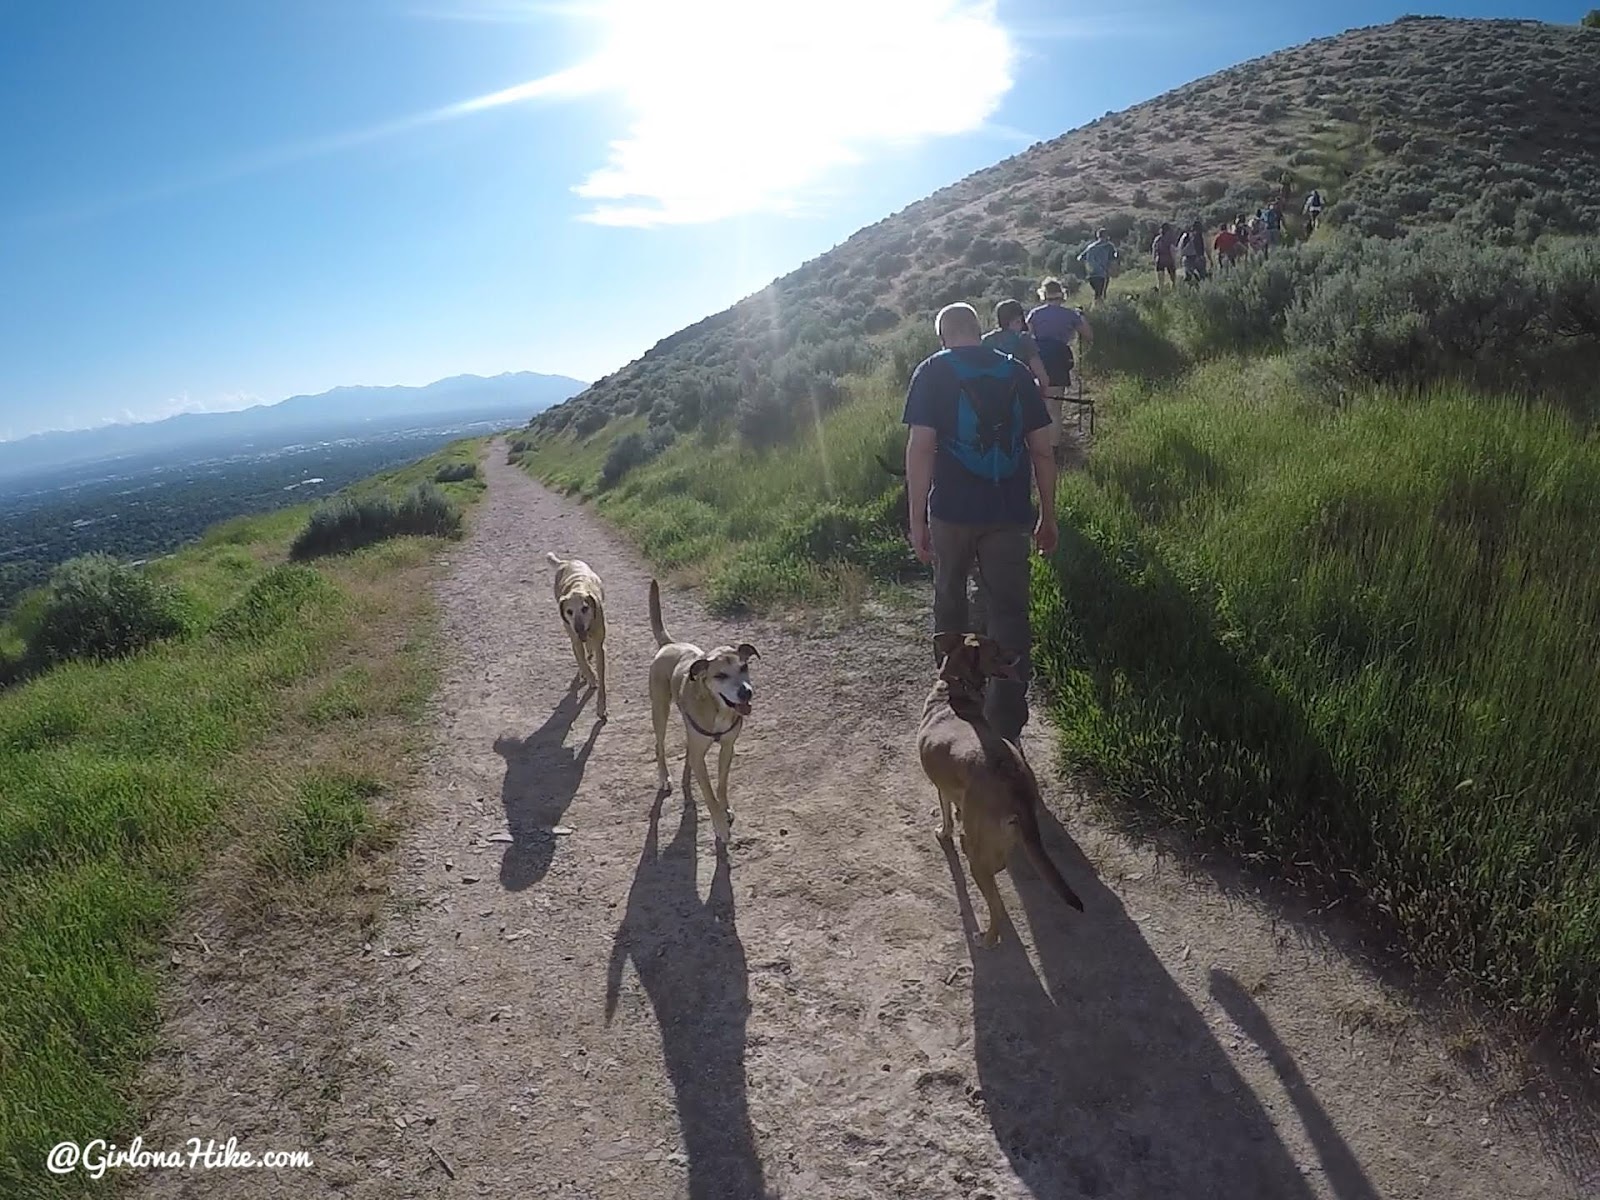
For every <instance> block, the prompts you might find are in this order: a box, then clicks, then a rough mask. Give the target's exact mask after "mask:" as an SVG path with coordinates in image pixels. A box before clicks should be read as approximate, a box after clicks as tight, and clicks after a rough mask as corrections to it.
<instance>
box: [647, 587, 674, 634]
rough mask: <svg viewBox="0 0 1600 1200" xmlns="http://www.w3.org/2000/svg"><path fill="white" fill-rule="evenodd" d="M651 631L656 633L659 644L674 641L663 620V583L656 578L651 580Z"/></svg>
mask: <svg viewBox="0 0 1600 1200" xmlns="http://www.w3.org/2000/svg"><path fill="white" fill-rule="evenodd" d="M650 632H651V633H653V634H655V635H656V645H657V646H665V645H667V644H668V643H669V642H671V641H672V638H671V636H669V635H668V633H667V627H666V625H665V624H663V622H662V620H661V585H660V584H659V583H657V582H656V581H655V580H654V579H652V580H651V581H650Z"/></svg>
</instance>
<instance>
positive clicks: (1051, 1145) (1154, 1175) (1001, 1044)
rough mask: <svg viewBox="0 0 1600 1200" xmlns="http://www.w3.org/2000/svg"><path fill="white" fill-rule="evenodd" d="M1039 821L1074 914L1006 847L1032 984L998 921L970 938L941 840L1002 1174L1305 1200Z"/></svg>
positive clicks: (1145, 956) (1026, 1179)
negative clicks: (995, 941)
mask: <svg viewBox="0 0 1600 1200" xmlns="http://www.w3.org/2000/svg"><path fill="white" fill-rule="evenodd" d="M1040 823H1041V826H1042V827H1043V833H1044V840H1045V847H1046V850H1047V852H1048V853H1049V854H1050V855H1051V857H1052V858H1053V859H1054V860H1055V862H1056V863H1057V865H1058V866H1059V867H1061V869H1062V873H1063V874H1064V875H1065V876H1066V878H1067V880H1068V881H1069V882H1070V883H1071V884H1072V886H1073V888H1074V889H1075V890H1076V891H1077V892H1078V893H1079V894H1080V895H1081V896H1082V897H1083V903H1084V909H1085V911H1084V913H1083V914H1082V915H1079V914H1077V913H1073V912H1070V911H1069V910H1068V909H1067V908H1066V906H1065V905H1064V904H1063V903H1062V901H1061V898H1060V897H1059V896H1057V895H1056V894H1055V893H1054V892H1052V891H1051V890H1050V889H1049V888H1048V886H1047V885H1045V884H1044V883H1043V882H1042V881H1041V880H1040V879H1039V878H1038V876H1037V875H1036V874H1035V873H1034V872H1033V870H1032V869H1031V867H1030V866H1029V865H1028V864H1027V862H1026V861H1024V860H1023V859H1022V857H1021V855H1020V854H1019V855H1015V856H1013V860H1012V863H1011V867H1010V873H1011V876H1012V881H1013V884H1014V886H1015V888H1016V891H1017V894H1018V897H1019V898H1020V900H1021V902H1022V909H1023V913H1024V914H1025V915H1026V918H1027V923H1028V926H1029V927H1030V928H1031V930H1032V934H1033V941H1034V946H1035V950H1036V953H1037V957H1038V960H1039V964H1040V969H1041V973H1042V979H1041V975H1040V974H1036V973H1035V971H1034V967H1033V964H1032V962H1031V961H1030V959H1029V956H1028V954H1027V952H1026V950H1025V949H1024V948H1023V946H1022V944H1021V942H1020V941H1019V940H1018V937H1017V933H1016V931H1015V929H1014V928H1013V927H1011V926H1008V925H1006V924H1002V926H1001V930H1002V934H1001V938H1002V940H1001V942H1000V944H999V945H998V946H996V947H995V948H993V949H987V948H985V947H983V946H982V945H981V944H979V943H978V940H977V932H978V925H977V921H976V918H975V916H974V914H973V911H972V904H971V899H970V897H969V895H968V893H967V887H966V875H965V868H964V864H963V863H961V861H960V860H959V859H958V858H957V857H956V855H955V852H954V850H953V849H948V848H947V856H948V858H949V860H950V868H951V871H952V873H953V875H954V876H955V880H956V894H957V898H958V902H959V904H960V907H961V917H962V923H963V925H964V926H965V927H966V929H967V933H968V946H969V949H970V953H971V956H972V966H973V982H972V1004H973V1018H974V1029H975V1034H974V1037H975V1043H976V1044H975V1057H976V1061H977V1072H978V1081H979V1085H980V1088H981V1091H982V1096H983V1101H984V1104H985V1107H986V1108H987V1110H988V1117H989V1121H990V1124H991V1126H992V1127H993V1129H994V1135H995V1140H996V1142H997V1143H998V1144H999V1146H1000V1148H1001V1149H1002V1150H1003V1151H1004V1153H1005V1154H1006V1156H1007V1158H1008V1159H1009V1160H1010V1162H1011V1166H1012V1169H1013V1170H1014V1171H1015V1172H1016V1174H1017V1177H1018V1178H1019V1179H1020V1180H1022V1182H1023V1183H1024V1184H1026V1185H1027V1187H1028V1188H1029V1189H1030V1190H1031V1191H1032V1193H1033V1194H1034V1195H1035V1196H1038V1197H1040V1198H1041V1200H1044V1198H1046V1197H1048V1198H1049V1200H1056V1198H1057V1197H1064V1196H1079V1195H1081V1196H1086V1197H1101V1196H1103V1197H1119V1198H1120V1197H1130V1198H1131V1197H1158V1196H1160V1197H1165V1196H1180V1195H1181V1196H1183V1197H1184V1198H1185V1200H1203V1198H1215V1200H1243V1198H1245V1197H1263V1198H1265V1197H1272V1198H1273V1200H1301V1198H1304V1200H1309V1198H1310V1197H1311V1196H1312V1195H1313V1193H1312V1192H1311V1190H1310V1189H1309V1188H1308V1186H1307V1185H1306V1182H1305V1180H1304V1178H1303V1177H1302V1175H1301V1173H1300V1171H1299V1168H1298V1167H1297V1166H1296V1164H1295V1162H1294V1160H1293V1159H1292V1158H1291V1156H1290V1154H1289V1152H1288V1151H1287V1149H1285V1147H1284V1146H1283V1144H1282V1143H1281V1142H1280V1141H1279V1139H1278V1137H1277V1133H1276V1131H1275V1130H1274V1128H1273V1126H1272V1122H1271V1121H1270V1120H1269V1118H1268V1117H1267V1114H1266V1112H1265V1111H1264V1110H1263V1109H1262V1107H1261V1105H1260V1104H1259V1103H1258V1101H1257V1100H1256V1099H1255V1097H1254V1096H1253V1095H1252V1094H1251V1092H1250V1089H1249V1087H1248V1086H1247V1085H1246V1084H1245V1082H1244V1080H1243V1079H1242V1078H1241V1077H1240V1076H1239V1074H1238V1073H1237V1072H1236V1071H1235V1070H1234V1068H1233V1066H1232V1064H1231V1063H1230V1062H1229V1060H1228V1057H1227V1055H1226V1054H1225V1053H1224V1052H1223V1050H1222V1048H1221V1046H1220V1045H1219V1044H1218V1043H1217V1041H1216V1039H1215V1038H1214V1037H1213V1036H1212V1032H1211V1030H1210V1028H1208V1026H1207V1024H1206V1020H1205V1017H1204V1016H1203V1015H1202V1014H1201V1013H1200V1011H1199V1010H1197V1009H1196V1008H1195V1006H1194V1005H1193V1004H1192V1003H1190V1001H1189V999H1188V997H1187V996H1186V995H1185V994H1184V992H1183V990H1182V989H1181V988H1180V987H1179V986H1178V984H1177V983H1176V981H1175V980H1173V978H1172V977H1171V976H1170V975H1169V974H1168V973H1167V971H1166V969H1165V968H1164V967H1163V965H1162V963H1161V961H1160V960H1159V959H1158V958H1157V957H1156V955H1155V953H1154V952H1153V951H1152V950H1151V948H1150V946H1149V945H1148V944H1147V943H1146V942H1145V939H1144V936H1143V934H1142V933H1141V931H1140V929H1139V927H1138V925H1137V924H1136V923H1135V922H1134V921H1133V920H1132V919H1130V917H1129V916H1128V914H1127V912H1126V911H1125V910H1124V909H1123V907H1122V904H1121V902H1120V901H1119V900H1118V899H1117V897H1116V895H1115V894H1114V893H1112V892H1111V891H1110V890H1109V889H1108V888H1106V887H1105V886H1104V885H1102V884H1101V883H1100V881H1099V879H1098V878H1097V877H1096V875H1095V873H1094V870H1093V868H1092V867H1091V866H1090V865H1089V863H1088V861H1087V860H1086V859H1085V858H1084V856H1083V854H1082V852H1081V851H1079V850H1078V848H1077V847H1076V846H1075V845H1074V844H1073V843H1072V841H1071V839H1070V838H1068V837H1067V835H1066V832H1065V831H1064V830H1063V829H1062V828H1061V826H1060V824H1059V823H1058V822H1057V821H1056V820H1055V818H1054V817H1053V816H1052V815H1051V814H1050V813H1049V812H1047V811H1041V812H1040ZM1011 915H1012V916H1013V918H1016V917H1017V915H1018V914H1016V913H1015V912H1013V913H1012V914H1011Z"/></svg>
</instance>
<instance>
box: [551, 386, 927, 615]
mask: <svg viewBox="0 0 1600 1200" xmlns="http://www.w3.org/2000/svg"><path fill="white" fill-rule="evenodd" d="M849 382H850V384H851V385H852V386H851V393H850V397H849V399H847V400H846V401H845V402H844V403H843V404H842V405H840V406H839V407H838V408H836V409H834V410H833V411H832V412H830V413H828V414H826V415H825V416H824V417H823V418H822V419H821V420H820V421H818V422H814V423H812V424H811V426H810V427H809V428H807V429H805V430H804V431H803V432H802V433H801V435H800V436H799V437H797V438H796V439H795V440H793V441H790V442H788V443H786V444H784V445H782V446H780V447H778V448H776V449H774V450H771V451H767V452H756V451H754V450H749V449H746V448H744V447H741V446H739V445H738V444H737V443H736V442H731V441H723V442H720V443H716V444H713V445H707V444H705V443H704V442H702V441H701V440H700V439H698V438H694V437H680V438H679V440H678V441H677V442H675V443H674V444H673V445H672V446H670V447H669V448H668V449H667V450H666V451H665V452H664V453H663V454H662V455H661V456H660V457H659V458H656V459H654V460H653V461H651V462H649V463H647V464H646V465H644V466H642V467H639V468H636V469H635V470H633V471H631V472H630V473H629V474H628V475H627V476H625V477H624V478H623V479H622V481H621V482H620V483H619V484H618V485H617V486H616V487H614V488H611V489H609V490H605V491H600V490H599V479H598V477H599V472H600V468H601V465H602V464H603V462H604V460H605V453H606V449H607V448H608V447H609V445H610V444H611V442H612V441H614V440H615V439H616V438H617V437H620V436H622V435H624V434H626V433H627V432H629V431H632V430H640V429H643V427H644V425H643V420H642V418H630V419H629V420H627V421H621V422H616V423H615V424H613V425H611V426H609V427H607V428H606V429H604V430H601V431H600V432H598V433H596V434H593V435H591V436H590V437H589V438H586V439H582V440H577V439H573V438H572V437H570V435H566V434H558V435H555V436H546V437H544V438H542V439H541V440H540V441H539V442H538V443H537V444H536V445H535V446H534V447H533V449H531V450H530V451H529V452H528V453H527V454H525V455H524V456H523V460H522V461H523V463H524V466H525V467H526V468H527V469H528V470H529V471H530V472H531V473H532V474H533V475H534V476H535V477H536V478H540V479H542V480H544V481H545V482H546V483H549V484H551V485H552V486H555V487H559V488H563V489H565V490H567V491H569V492H573V493H577V494H579V495H583V496H592V497H596V503H597V507H598V509H599V511H600V512H601V513H603V514H604V515H605V516H606V517H608V518H609V519H611V520H612V521H614V522H616V523H617V524H618V525H619V526H620V527H621V528H622V529H624V530H625V531H627V532H628V533H629V534H630V535H631V536H632V537H633V538H634V539H635V540H636V541H637V542H638V544H639V546H640V548H641V549H642V550H643V551H644V554H645V556H646V557H647V558H648V559H649V560H650V562H651V563H652V564H653V565H654V566H655V567H657V568H658V569H661V570H665V571H676V572H680V573H682V574H684V575H686V576H688V577H690V578H694V579H697V580H699V581H701V582H702V583H703V584H704V586H705V590H706V597H707V601H708V603H709V604H710V605H711V607H712V608H713V609H714V610H716V611H720V612H738V611H744V610H765V609H769V608H771V607H773V606H775V605H780V604H785V603H793V602H803V601H810V600H819V599H827V598H836V597H837V596H838V594H839V592H840V589H841V587H843V586H845V585H844V580H846V579H852V578H855V577H856V576H858V575H859V573H860V572H863V571H865V572H866V573H867V574H869V575H871V576H873V577H875V578H878V579H880V580H893V579H896V578H898V577H899V576H900V575H901V574H902V573H904V572H906V571H908V570H910V569H911V567H912V565H913V560H912V559H911V557H910V550H909V548H908V547H907V546H906V543H905V539H904V535H903V533H902V531H901V529H900V527H899V524H898V522H897V518H896V516H895V508H896V504H897V497H898V495H899V493H900V492H901V490H902V489H901V485H900V483H899V481H898V480H896V479H893V478H892V477H890V476H889V475H887V474H886V473H885V472H884V471H883V470H882V468H880V467H879V466H878V464H877V463H876V462H875V461H874V458H873V455H874V454H875V453H881V454H883V455H884V456H885V457H886V458H887V459H888V460H889V461H891V462H896V461H899V460H900V459H901V458H903V456H904V450H903V447H904V442H905V434H904V431H903V429H902V427H901V426H900V425H899V415H900V407H901V405H902V403H903V396H902V393H901V391H900V389H899V388H898V387H897V386H896V385H895V384H894V383H893V382H892V381H891V380H890V379H889V378H888V376H887V375H882V374H880V375H875V376H873V377H871V378H869V379H863V378H856V379H852V380H850V381H849Z"/></svg>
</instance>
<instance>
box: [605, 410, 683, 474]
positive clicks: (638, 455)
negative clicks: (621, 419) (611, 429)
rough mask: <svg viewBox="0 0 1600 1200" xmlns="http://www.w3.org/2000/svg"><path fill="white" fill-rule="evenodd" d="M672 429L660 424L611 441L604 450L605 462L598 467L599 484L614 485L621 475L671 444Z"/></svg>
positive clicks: (641, 464)
mask: <svg viewBox="0 0 1600 1200" xmlns="http://www.w3.org/2000/svg"><path fill="white" fill-rule="evenodd" d="M672 439H673V430H672V429H671V428H670V427H663V426H660V425H656V426H653V427H652V428H651V429H650V430H649V432H647V433H639V432H637V431H635V432H632V433H625V434H623V435H622V436H621V437H619V438H618V439H617V440H616V441H614V442H612V443H611V449H610V450H608V451H606V461H605V464H604V465H603V466H602V467H601V468H600V486H601V487H603V488H610V487H616V486H617V484H618V483H620V482H621V481H622V477H623V476H624V475H626V474H627V473H628V472H629V471H631V470H633V468H635V467H640V466H643V465H644V464H645V463H647V462H649V461H650V460H651V459H652V458H655V457H656V456H657V455H658V454H660V453H661V452H662V451H663V450H665V449H666V448H667V447H668V446H670V445H671V444H672Z"/></svg>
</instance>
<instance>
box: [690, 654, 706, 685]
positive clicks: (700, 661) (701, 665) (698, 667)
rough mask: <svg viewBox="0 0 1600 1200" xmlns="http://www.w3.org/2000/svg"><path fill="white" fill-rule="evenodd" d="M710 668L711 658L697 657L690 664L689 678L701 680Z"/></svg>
mask: <svg viewBox="0 0 1600 1200" xmlns="http://www.w3.org/2000/svg"><path fill="white" fill-rule="evenodd" d="M710 669H711V660H710V659H709V658H697V659H695V660H694V661H693V662H692V663H690V664H689V678H690V679H693V680H699V678H700V676H702V675H704V674H705V673H706V672H707V671H708V670H710Z"/></svg>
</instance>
